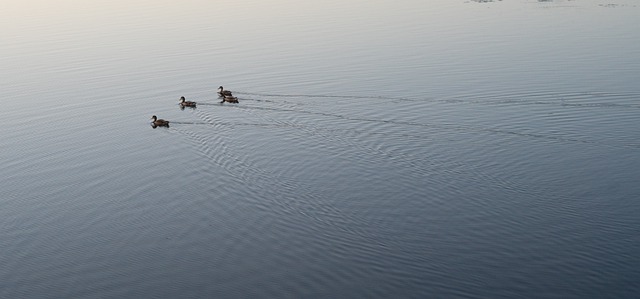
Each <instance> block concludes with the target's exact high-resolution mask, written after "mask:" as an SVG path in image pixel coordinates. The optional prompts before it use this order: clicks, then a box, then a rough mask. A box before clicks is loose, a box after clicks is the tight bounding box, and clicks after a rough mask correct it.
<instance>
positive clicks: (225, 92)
mask: <svg viewBox="0 0 640 299" xmlns="http://www.w3.org/2000/svg"><path fill="white" fill-rule="evenodd" d="M218 95H220V96H222V97H224V96H231V91H229V90H224V88H223V87H222V86H220V87H218Z"/></svg>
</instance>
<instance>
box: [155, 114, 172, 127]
mask: <svg viewBox="0 0 640 299" xmlns="http://www.w3.org/2000/svg"><path fill="white" fill-rule="evenodd" d="M151 125H152V126H154V127H169V121H168V120H164V119H158V117H157V116H155V115H154V116H152V117H151Z"/></svg>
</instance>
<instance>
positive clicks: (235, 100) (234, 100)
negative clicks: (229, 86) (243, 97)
mask: <svg viewBox="0 0 640 299" xmlns="http://www.w3.org/2000/svg"><path fill="white" fill-rule="evenodd" d="M224 102H227V103H239V102H238V98H236V97H234V96H231V95H229V96H224V97H223V98H222V101H221V102H220V104H222V103H224Z"/></svg>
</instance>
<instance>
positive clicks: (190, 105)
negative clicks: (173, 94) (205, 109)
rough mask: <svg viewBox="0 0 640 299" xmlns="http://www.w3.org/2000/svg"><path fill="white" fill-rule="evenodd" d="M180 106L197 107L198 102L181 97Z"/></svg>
mask: <svg viewBox="0 0 640 299" xmlns="http://www.w3.org/2000/svg"><path fill="white" fill-rule="evenodd" d="M180 107H193V108H195V107H196V102H191V101H187V100H186V99H185V98H184V97H180Z"/></svg>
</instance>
